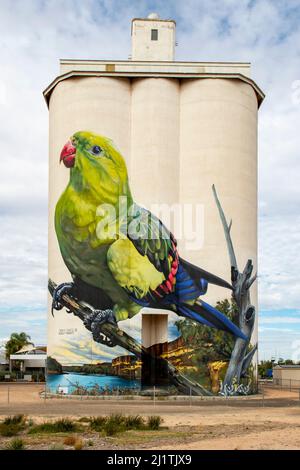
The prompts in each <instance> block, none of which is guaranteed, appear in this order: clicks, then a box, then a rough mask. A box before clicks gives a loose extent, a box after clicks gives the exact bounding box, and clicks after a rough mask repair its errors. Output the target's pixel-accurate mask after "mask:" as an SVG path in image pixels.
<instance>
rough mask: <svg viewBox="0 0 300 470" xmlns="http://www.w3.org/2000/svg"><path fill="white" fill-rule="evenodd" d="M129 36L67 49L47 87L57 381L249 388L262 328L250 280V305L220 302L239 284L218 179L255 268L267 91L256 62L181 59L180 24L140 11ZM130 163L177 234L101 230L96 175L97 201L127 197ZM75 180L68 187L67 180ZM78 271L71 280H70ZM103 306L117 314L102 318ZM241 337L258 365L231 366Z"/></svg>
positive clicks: (142, 196)
mask: <svg viewBox="0 0 300 470" xmlns="http://www.w3.org/2000/svg"><path fill="white" fill-rule="evenodd" d="M132 43H133V46H132V58H131V60H128V61H102V60H95V61H91V60H61V71H60V75H59V76H58V77H57V78H56V79H55V80H54V81H53V82H52V83H51V84H50V85H49V87H48V88H47V89H46V90H45V92H44V96H45V99H46V101H47V103H48V106H49V123H50V127H49V143H50V147H49V170H50V171H49V178H50V179H49V279H50V284H49V288H50V289H49V315H48V377H47V380H48V389H49V391H50V392H52V393H56V392H59V393H75V394H76V393H78V390H80V393H83V392H84V393H86V394H100V395H102V394H114V393H133V392H134V393H135V392H136V391H140V392H141V393H147V392H149V390H150V391H151V387H152V386H154V385H156V386H157V388H158V389H161V390H162V393H167V392H168V393H172V394H174V393H182V394H185V393H188V389H190V391H191V393H193V394H195V395H197V394H199V395H201V394H204V395H210V394H214V393H230V394H239V393H243V394H245V393H250V392H251V391H252V392H253V391H254V390H255V386H254V384H255V373H256V352H255V351H256V345H257V325H256V321H254V316H252V313H251V315H250V314H249V312H250V310H251V309H252V306H254V307H255V310H256V317H257V305H258V304H257V290H256V284H255V282H253V284H252V286H251V291H250V292H248V294H249V295H250V298H249V302H248V304H249V305H248V307H249V306H250V307H251V309H248V310H247V308H246V307H247V305H246V307H245V305H244V307H243V308H244V310H245V308H246V310H247V311H246V310H245V311H239V312H238V313H237V312H236V313H235V314H232V308H231V309H230V305H228V304H227V307H226V305H225V304H224V302H223V304H222V305H220V304H218V305H217V302H221V301H224V299H228V300H229V301H230V302H231V296H232V292H233V293H234V291H232V289H231V288H230V287H231V284H232V278H231V264H232V263H231V262H230V259H229V256H228V246H227V244H226V239H225V234H224V227H223V225H222V222H221V219H220V212H219V210H218V207H217V201H216V199H215V197H214V194H213V191H212V186H213V185H215V188H216V191H217V195H218V197H219V201H220V203H221V207H222V209H223V211H224V213H225V216H226V218H227V220H228V222H229V220H230V219H232V227H231V230H230V235H231V238H232V242H233V245H234V250H235V254H236V258H237V262H238V267H239V269H240V271H243V269H244V266H245V264H246V263H247V260H252V263H253V266H254V271H255V270H256V269H257V111H258V108H259V106H260V104H261V102H262V100H263V98H264V95H263V93H262V91H261V90H260V89H259V87H258V86H257V85H256V84H255V83H254V82H253V80H252V79H251V78H250V76H249V75H250V65H249V64H247V63H203V62H176V61H175V60H174V48H175V22H174V21H170V20H160V19H159V18H158V17H157V16H156V15H151V17H150V18H146V19H134V20H133V21H132ZM74 136H75V137H74ZM97 136H101V139H102V140H99V139H100V138H98V137H97ZM103 139H104V140H103ZM68 142H69V143H68ZM89 142H90V143H89ZM111 142H112V143H111ZM66 143H67V144H66ZM111 146H113V147H111ZM62 149H63V150H62ZM72 149H73V150H72ZM112 149H113V150H112ZM98 151H99V152H98ZM72 152H73V153H72ZM80 152H81V153H80ZM115 152H117V153H115ZM98 153H99V155H100V156H101V154H102V155H103V158H105V159H106V160H105V162H104V164H103V163H102V162H101V161H100V160H98V155H97V154H98ZM116 155H117V156H116ZM119 155H120V157H119ZM120 159H121V160H120ZM123 159H124V160H123ZM60 161H61V162H63V163H65V166H66V167H67V168H65V166H64V165H59V162H60ZM99 161H100V163H99ZM103 161H104V160H103ZM120 162H121V163H120ZM123 162H124V163H123ZM98 165H100V166H99V167H98ZM124 168H127V172H128V182H129V183H128V184H129V186H130V191H131V193H130V194H131V195H132V198H133V200H134V202H135V203H136V204H137V205H138V207H140V208H142V209H141V212H140V213H141V214H142V215H143V216H144V215H145V214H146V213H147V212H146V210H149V211H151V212H152V213H154V214H155V215H156V216H157V217H158V218H159V219H161V221H162V223H163V224H165V226H166V228H167V229H170V230H172V232H173V235H174V237H175V238H176V239H177V246H176V243H175V242H174V239H173V237H171V238H168V239H166V240H165V239H163V240H157V241H156V242H154V244H151V241H149V240H148V239H147V240H146V242H145V241H144V240H140V239H139V238H138V237H137V238H134V237H131V238H130V236H129V235H128V237H127V236H126V237H125V238H126V240H124V236H123V238H122V237H119V238H118V237H117V238H116V244H115V245H114V247H115V248H114V247H111V245H112V244H113V243H114V242H112V241H111V239H109V241H105V240H103V236H104V235H103V233H104V232H101V230H100V229H99V225H98V223H99V220H100V221H101V220H102V219H101V217H102V215H103V212H102V211H103V208H101V209H99V205H98V206H97V207H96V205H95V204H96V203H95V204H94V202H93V201H94V200H95V201H98V202H97V204H99V201H100V196H99V195H100V194H102V193H103V188H102V189H101V188H100V187H101V185H102V182H103V185H104V182H105V184H106V186H105V195H104V196H103V198H104V199H103V202H107V201H108V198H109V197H110V198H111V199H113V195H110V194H109V193H110V191H111V192H112V191H113V188H115V187H118V191H119V193H118V194H119V196H121V197H123V198H125V199H126V203H128V201H129V202H130V201H132V200H131V196H129V190H128V185H127V182H126V181H127V180H126V181H125V179H126V178H125V176H124V174H125V173H124V172H125V170H124ZM80 172H81V173H80ZM97 172H98V173H97ZM101 172H102V173H101ZM107 178H111V181H112V186H111V189H110V187H109V188H108V186H107V182H106V181H107ZM124 178H125V179H124ZM96 180H97V184H98V185H99V194H98V193H97V185H96V183H95V184H94V181H96ZM69 181H70V182H71V183H69ZM72 181H73V182H72ZM120 181H121V182H122V185H121V182H120ZM68 184H69V185H70V184H71V186H72V185H73V186H72V188H73V189H72V190H70V189H69V190H67V191H66V188H67V186H68ZM121 186H122V190H121V189H120V187H121ZM103 187H104V186H103ZM74 188H75V189H74ZM124 188H125V189H124ZM75 193H76V198H75V196H74V194H75ZM62 194H65V196H63V197H64V202H63V203H62V202H60V203H59V202H58V201H60V200H61V199H60V198H61V195H62ZM68 197H69V199H68ZM130 204H131V202H130ZM58 205H59V208H57V206H58ZM132 207H133V206H132ZM134 207H136V206H135V205H134ZM95 208H96V209H95ZM105 210H106V209H105ZM105 210H104V211H105ZM55 211H56V214H59V215H56V224H55ZM93 211H95V214H96V215H95V214H94V215H93ZM140 213H139V214H140ZM99 214H100V215H99ZM101 214H102V215H101ZM120 214H121V212H120V211H119V209H118V211H117V213H116V215H115V219H116V220H117V222H118V223H119V222H120V219H121V215H120ZM126 214H127V213H126ZM147 214H148V213H147ZM93 217H94V218H95V221H94V220H93ZM130 217H133V216H131V215H130V211H129V219H130ZM134 217H136V215H134ZM134 217H133V219H134ZM130 220H131V219H130ZM142 220H143V223H144V220H145V219H142ZM111 221H112V219H110V222H111ZM157 221H158V219H156V218H155V219H154V224H155V223H158V225H159V222H157ZM126 223H128V222H127V218H126ZM151 223H152V221H151ZM72 224H75V225H76V224H77V225H76V230H73V225H72ZM122 224H123V226H124V221H123V219H122ZM122 224H121V223H120V224H119V225H122ZM55 225H56V227H55ZM119 225H118V226H119ZM126 227H127V226H126ZM159 227H161V226H160V225H159ZM75 231H76V233H75ZM149 233H150V231H149V232H148V237H149ZM151 233H152V232H151ZM168 233H169V232H168ZM72 237H73V238H72ZM101 237H102V238H101ZM108 238H109V237H108ZM108 238H107V240H108ZM72 240H74V242H73V244H72ZM174 243H175V244H174ZM108 245H109V246H108ZM153 247H154V248H153ZM161 247H163V248H164V249H165V256H166V259H163V255H162V252H161V251H159V250H160V248H161ZM105 250H106V251H105ZM126 250H127V251H126ZM147 250H148V251H147ZM155 250H156V251H155ZM168 250H169V251H168ZM104 252H105V257H106V258H105V260H107V266H106V265H105V266H104V265H103V264H101V263H103V262H104V261H103V259H104V255H103V253H104ZM128 253H130V255H129V254H128ZM68 256H69V257H70V258H72V257H73V258H72V260H68ZM99 260H100V261H99ZM126 260H127V261H126ZM184 260H185V261H184ZM98 261H99V263H100V264H99V276H98V273H97V269H98V264H97V263H98ZM186 261H187V263H186ZM126 262H127V265H126ZM122 263H123V264H122ZM124 263H125V265H126V266H125V268H124ZM189 263H192V265H193V266H192V267H191V265H190V264H189ZM100 265H101V266H102V267H101V268H100ZM103 266H104V267H103ZM166 266H167V267H166ZM123 268H124V272H122V269H123ZM100 269H101V270H102V272H101V273H100ZM106 269H107V274H105V273H104V271H105V270H106ZM114 269H115V271H114ZM168 269H169V271H168ZM81 272H82V276H81V274H80V273H81ZM92 273H94V274H92ZM126 273H127V274H126ZM101 276H102V277H101ZM126 276H127V277H126ZM147 276H150V277H149V279H148V277H147ZM110 278H111V283H112V284H114V283H115V284H116V285H115V284H114V285H112V288H111V289H110V286H109V288H108V287H107V286H108V279H110ZM138 278H139V279H138ZM90 279H91V281H89V280H90ZM97 279H99V285H98V284H97V282H98V281H97ZM101 279H102V280H103V282H102V281H101ZM77 281H78V282H79V284H80V283H81V282H82V284H80V288H79V287H78V289H77V290H76V286H75V288H74V285H73V287H72V285H71V283H72V282H73V284H74V282H75V284H76V282H77ZM139 282H140V284H139ZM155 282H156V284H155ZM64 284H67V286H66V288H64V287H62V289H61V290H60V291H59V289H57V286H63V285H64ZM89 284H90V285H89ZM117 284H118V285H117ZM82 285H83V287H84V289H85V290H84V294H83V295H82V296H81V292H83V291H82V290H81V288H82ZM145 286H146V287H147V288H148V290H147V289H146V287H145ZM191 286H192V287H191ZM53 289H54V292H53ZM55 289H56V290H55ZM72 289H73V290H72ZM74 289H75V290H74ZM89 289H90V290H89ZM146 290H147V292H146ZM121 291H122V292H123V291H124V295H123V294H122V293H120V292H121ZM112 292H116V296H118V295H119V296H120V301H119V303H118V301H116V298H115V297H114V294H111V293H112ZM193 293H194V294H193ZM53 294H54V297H55V300H56V304H55V305H54V309H53V315H52V314H51V310H52V302H53V298H52V296H53ZM193 295H194V297H193ZM126 296H127V297H126ZM125 297H126V298H128V299H127V300H128V302H129V301H130V308H129V307H128V309H127V306H126V308H125V307H124V305H125V304H126V301H125V300H124V299H125ZM197 299H198V300H197ZM72 302H73V303H72ZM124 302H125V303H124ZM74 305H75V307H74ZM126 305H127V304H126ZM128 305H129V304H128ZM135 306H136V308H135ZM139 308H140V311H138V310H139ZM236 308H237V309H239V305H237V307H236ZM126 309H127V310H128V311H127V310H126ZM224 309H225V310H224ZM226 309H227V310H226ZM108 311H110V312H112V313H110V314H109V315H113V316H114V317H113V318H114V320H113V321H112V320H111V318H112V317H111V316H110V317H109V315H108V314H107V316H106V317H105V315H106V314H105V315H104V314H103V315H104V316H101V315H102V313H103V312H108ZM95 312H96V313H95ZM99 312H100V313H99ZM124 312H125V313H124ZM218 312H219V313H218ZM247 312H248V313H247ZM251 312H252V310H251ZM239 314H240V316H239ZM84 315H87V317H86V318H85V319H84V318H83V317H84ZM93 315H94V316H93ZM97 315H98V316H97ZM122 315H123V317H122ZM250 316H251V319H250ZM92 317H93V319H94V320H91V318H92ZM96 317H97V318H98V320H97V319H96ZM100 317H101V321H100V320H99V318H100ZM102 318H104V320H103V321H102ZM115 319H116V320H117V321H116V322H115ZM97 321H98V324H97ZM251 322H253V325H252V326H251V327H250V326H249V325H250V324H251ZM120 330H121V333H120ZM220 331H222V335H221V337H220V334H219V332H220ZM247 332H248V333H247ZM208 334H209V335H211V336H210V340H209V341H208V339H207V338H208ZM247 335H248V336H247ZM131 340H132V342H131ZM237 342H244V345H245V348H244V352H243V355H242V356H241V357H240V358H239V361H240V362H241V364H242V363H243V364H245V362H243V361H245V357H246V356H247V355H248V354H249V353H250V355H251V359H252V363H251V361H250V362H249V364H248V365H247V370H244V368H245V367H244V365H243V366H242V365H241V367H240V370H239V372H238V373H237V375H235V373H233V374H232V377H229V375H230V374H229V372H228V371H229V370H230V367H231V361H232V355H231V352H232V353H233V351H234V348H235V345H236V344H237ZM141 345H142V348H141V347H140V346H141ZM225 349H226V350H227V352H226V354H224V355H222V354H221V355H218V351H220V350H225ZM228 351H229V352H228ZM251 351H252V353H251ZM233 354H234V353H233ZM248 357H249V356H248ZM203 358H206V359H205V360H204V359H203ZM149 371H150V372H151V373H149ZM228 374H229V375H228ZM224 384H225V385H226V386H227V388H226V389H224ZM224 390H225V391H224ZM149 393H150V392H149Z"/></svg>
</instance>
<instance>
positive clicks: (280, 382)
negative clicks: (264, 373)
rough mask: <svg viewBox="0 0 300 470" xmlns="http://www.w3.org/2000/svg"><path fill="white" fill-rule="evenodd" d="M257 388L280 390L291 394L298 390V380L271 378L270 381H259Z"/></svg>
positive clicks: (299, 381) (299, 383)
mask: <svg viewBox="0 0 300 470" xmlns="http://www.w3.org/2000/svg"><path fill="white" fill-rule="evenodd" d="M259 386H260V388H262V387H270V388H276V389H281V390H289V391H291V392H292V391H297V390H300V380H294V379H277V378H273V379H272V380H260V381H259Z"/></svg>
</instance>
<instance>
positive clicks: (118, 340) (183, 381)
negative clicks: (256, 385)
mask: <svg viewBox="0 0 300 470" xmlns="http://www.w3.org/2000/svg"><path fill="white" fill-rule="evenodd" d="M56 287H57V285H56V284H55V282H53V281H52V280H51V279H49V281H48V290H49V292H50V294H51V296H53V292H54V290H55V288H56ZM61 303H62V305H63V306H64V307H65V308H66V309H67V311H68V312H72V313H73V314H74V315H75V316H76V317H78V318H80V320H82V321H83V323H84V325H85V327H86V328H87V329H88V330H89V331H91V332H92V334H93V339H94V341H96V342H103V335H104V336H105V337H106V338H108V339H109V341H110V343H111V345H115V346H120V347H121V348H123V349H125V350H126V351H129V352H131V353H132V354H134V355H135V356H136V357H137V358H138V359H141V358H142V355H149V353H148V351H147V350H146V349H145V348H143V346H142V345H140V344H139V343H138V342H137V341H136V340H135V339H134V338H132V337H131V336H129V335H128V334H127V333H125V331H122V330H120V328H118V327H117V326H116V325H113V324H111V323H102V324H97V321H96V317H97V313H96V312H95V309H94V308H93V307H92V306H91V305H88V304H87V303H85V302H82V301H80V300H78V299H75V298H74V297H72V296H71V295H68V294H64V295H63V296H62V299H61ZM156 360H157V359H156ZM159 360H160V361H161V363H162V364H163V365H164V366H165V367H166V370H167V372H168V375H169V377H170V381H171V382H172V383H173V385H175V386H176V388H177V389H178V390H179V391H180V392H182V393H183V394H186V395H189V394H190V393H191V394H192V395H211V393H210V392H209V391H208V390H206V389H205V388H204V387H202V386H201V385H200V384H198V383H196V382H194V381H192V380H189V379H188V378H187V377H185V376H184V375H183V374H182V373H181V372H179V371H178V370H176V368H175V367H174V366H173V365H172V364H171V363H170V362H168V361H167V360H165V359H163V358H160V359H159Z"/></svg>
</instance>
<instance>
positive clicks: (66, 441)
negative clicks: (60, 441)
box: [64, 436, 76, 446]
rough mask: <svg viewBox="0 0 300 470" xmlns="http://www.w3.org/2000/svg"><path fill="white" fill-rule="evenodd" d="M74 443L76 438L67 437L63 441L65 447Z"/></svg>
mask: <svg viewBox="0 0 300 470" xmlns="http://www.w3.org/2000/svg"><path fill="white" fill-rule="evenodd" d="M75 442H76V437H74V436H68V437H66V438H65V439H64V444H65V446H73V445H74V444H75Z"/></svg>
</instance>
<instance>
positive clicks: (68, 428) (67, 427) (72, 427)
mask: <svg viewBox="0 0 300 470" xmlns="http://www.w3.org/2000/svg"><path fill="white" fill-rule="evenodd" d="M76 430H77V426H76V423H74V422H73V421H71V420H70V419H68V418H62V419H58V420H56V421H54V422H48V423H47V422H46V423H42V424H37V425H36V426H33V427H32V428H31V429H29V431H28V432H29V434H36V433H49V434H50V433H57V432H75V431H76Z"/></svg>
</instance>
